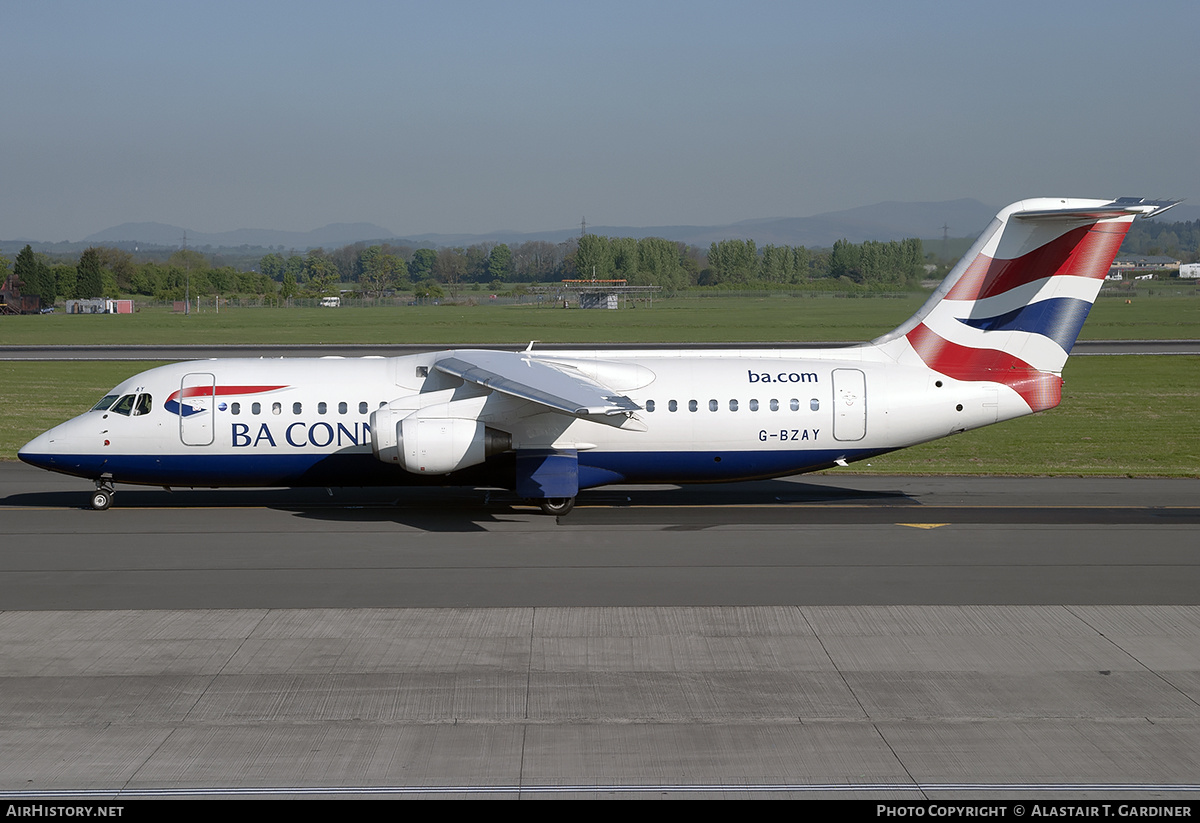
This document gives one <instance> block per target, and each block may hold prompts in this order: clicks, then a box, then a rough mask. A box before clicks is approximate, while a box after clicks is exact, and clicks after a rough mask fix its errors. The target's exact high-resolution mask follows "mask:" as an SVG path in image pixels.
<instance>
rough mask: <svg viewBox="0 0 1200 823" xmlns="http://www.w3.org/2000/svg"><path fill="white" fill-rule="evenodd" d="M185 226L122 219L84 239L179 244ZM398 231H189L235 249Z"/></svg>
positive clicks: (192, 242) (343, 241)
mask: <svg viewBox="0 0 1200 823" xmlns="http://www.w3.org/2000/svg"><path fill="white" fill-rule="evenodd" d="M185 231H186V230H185V229H183V228H181V227H179V226H170V225H167V224H165V223H122V224H121V225H119V226H113V227H112V228H111V229H105V230H104V231H99V232H96V233H95V234H92V235H88V236H87V237H85V238H84V239H83V242H84V243H87V244H89V245H104V244H113V243H121V244H126V243H131V242H133V243H145V244H146V245H150V246H180V245H182V244H183V236H184V232H185ZM394 236H395V232H393V231H391V230H390V229H385V228H383V227H382V226H376V225H373V224H371V223H330V224H329V225H328V226H322V227H321V228H319V229H313V230H312V231H276V230H272V229H236V230H234V231H225V232H216V233H206V232H198V231H196V232H194V231H187V244H188V246H195V247H200V246H211V247H213V248H229V249H235V248H240V247H241V246H254V247H263V248H271V247H274V246H283V247H284V249H296V250H298V251H305V250H307V249H312V248H316V247H317V246H329V247H333V248H337V247H338V246H345V245H347V244H349V243H357V242H358V241H359V240H385V239H387V238H389V237H394Z"/></svg>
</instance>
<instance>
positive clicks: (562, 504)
mask: <svg viewBox="0 0 1200 823" xmlns="http://www.w3.org/2000/svg"><path fill="white" fill-rule="evenodd" d="M538 505H539V506H540V507H541V509H542V513H543V514H549V515H553V516H555V517H562V516H563V515H564V514H567V513H568V512H570V511H571V509H573V508H575V498H574V497H547V498H545V499H544V500H539V501H538Z"/></svg>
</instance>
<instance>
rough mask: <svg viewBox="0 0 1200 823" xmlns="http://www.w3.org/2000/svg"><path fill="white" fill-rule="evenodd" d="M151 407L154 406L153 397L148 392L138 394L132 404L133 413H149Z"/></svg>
mask: <svg viewBox="0 0 1200 823" xmlns="http://www.w3.org/2000/svg"><path fill="white" fill-rule="evenodd" d="M152 408H154V399H153V398H152V397H151V396H150V395H148V394H139V395H138V396H137V402H136V403H134V405H133V413H134V414H149V413H150V409H152Z"/></svg>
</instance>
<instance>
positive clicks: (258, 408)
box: [250, 403, 262, 414]
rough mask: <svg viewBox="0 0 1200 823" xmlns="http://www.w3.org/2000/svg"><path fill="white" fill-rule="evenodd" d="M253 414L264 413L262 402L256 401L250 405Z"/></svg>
mask: <svg viewBox="0 0 1200 823" xmlns="http://www.w3.org/2000/svg"><path fill="white" fill-rule="evenodd" d="M250 413H251V414H262V403H255V404H254V405H252V406H251V407H250Z"/></svg>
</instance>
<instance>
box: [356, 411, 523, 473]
mask: <svg viewBox="0 0 1200 823" xmlns="http://www.w3.org/2000/svg"><path fill="white" fill-rule="evenodd" d="M442 408H443V409H444V406H443V407H442ZM430 412H431V410H430V409H421V410H419V411H411V410H407V409H386V408H384V409H378V410H377V411H376V412H375V413H374V414H373V415H372V422H371V448H372V450H373V451H374V452H375V456H376V457H377V458H379V459H380V460H382V461H383V462H384V463H392V464H396V465H399V466H400V467H401V468H402V469H404V470H405V471H409V472H412V473H413V474H449V473H450V472H452V471H457V470H458V469H465V468H466V467H467V466H475V465H478V464H479V463H482V462H483V461H484V460H486V459H487V458H488V457H490V456H492V455H493V454H499V453H500V452H504V451H508V450H509V449H511V448H512V436H511V435H509V434H507V433H505V432H501V431H497V430H496V429H489V428H488V427H487V426H485V425H484V424H483V422H482V421H480V420H474V419H470V418H463V417H444V416H441V415H439V414H437V413H436V412H434V413H430Z"/></svg>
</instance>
